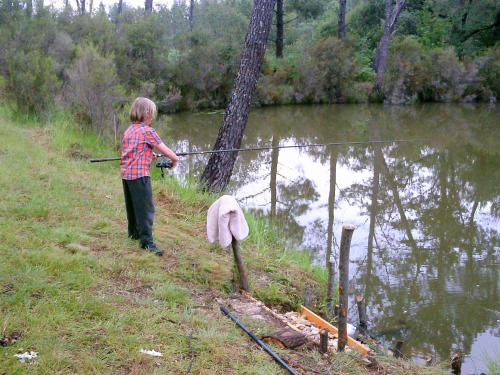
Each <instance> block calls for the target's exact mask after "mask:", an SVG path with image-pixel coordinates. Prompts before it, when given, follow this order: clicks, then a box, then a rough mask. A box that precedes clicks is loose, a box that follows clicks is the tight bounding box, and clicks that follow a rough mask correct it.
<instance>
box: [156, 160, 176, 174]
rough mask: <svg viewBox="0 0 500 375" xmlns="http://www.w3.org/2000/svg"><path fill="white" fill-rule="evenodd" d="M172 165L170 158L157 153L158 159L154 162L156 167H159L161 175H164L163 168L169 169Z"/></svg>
mask: <svg viewBox="0 0 500 375" xmlns="http://www.w3.org/2000/svg"><path fill="white" fill-rule="evenodd" d="M173 166H174V163H173V162H172V160H170V159H168V158H166V157H165V156H163V155H158V161H157V162H156V168H160V170H161V177H165V169H171V168H172V167H173Z"/></svg>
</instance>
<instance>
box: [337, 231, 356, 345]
mask: <svg viewBox="0 0 500 375" xmlns="http://www.w3.org/2000/svg"><path fill="white" fill-rule="evenodd" d="M353 232H354V227H353V226H351V225H344V226H343V227H342V238H341V240H340V258H339V324H338V326H339V341H338V351H339V352H342V351H344V349H345V346H346V345H347V309H348V300H347V294H348V290H349V251H350V248H351V239H352V233H353Z"/></svg>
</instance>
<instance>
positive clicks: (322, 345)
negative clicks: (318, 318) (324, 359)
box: [319, 329, 328, 354]
mask: <svg viewBox="0 0 500 375" xmlns="http://www.w3.org/2000/svg"><path fill="white" fill-rule="evenodd" d="M319 351H320V353H322V354H325V353H328V331H327V330H326V329H322V330H321V331H319Z"/></svg>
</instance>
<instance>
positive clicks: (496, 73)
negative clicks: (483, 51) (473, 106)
mask: <svg viewBox="0 0 500 375" xmlns="http://www.w3.org/2000/svg"><path fill="white" fill-rule="evenodd" d="M488 52H489V53H488V54H487V55H486V57H483V58H482V59H481V60H483V61H484V63H483V64H481V65H482V66H481V67H480V69H479V71H478V74H477V75H478V78H479V79H480V80H481V83H482V87H483V90H482V96H483V98H484V100H489V101H496V100H497V99H498V98H499V97H500V47H497V48H494V49H492V50H491V51H488Z"/></svg>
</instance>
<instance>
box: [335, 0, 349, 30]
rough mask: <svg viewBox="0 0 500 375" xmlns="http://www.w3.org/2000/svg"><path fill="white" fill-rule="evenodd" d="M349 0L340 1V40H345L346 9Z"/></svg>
mask: <svg viewBox="0 0 500 375" xmlns="http://www.w3.org/2000/svg"><path fill="white" fill-rule="evenodd" d="M346 3H347V0H340V1H339V30H338V33H337V35H338V37H339V39H344V38H345V8H346Z"/></svg>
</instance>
